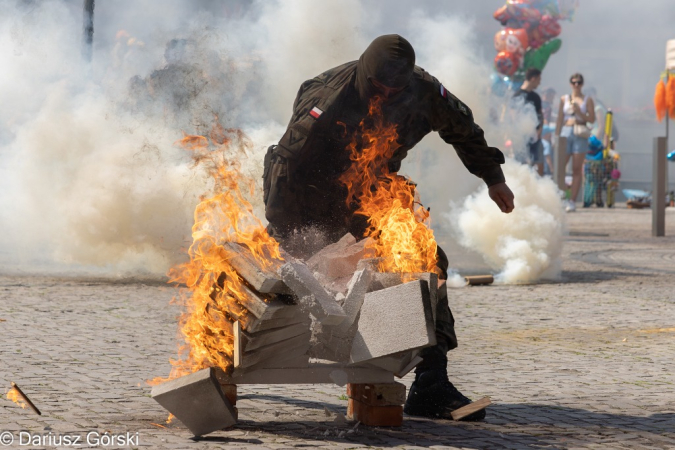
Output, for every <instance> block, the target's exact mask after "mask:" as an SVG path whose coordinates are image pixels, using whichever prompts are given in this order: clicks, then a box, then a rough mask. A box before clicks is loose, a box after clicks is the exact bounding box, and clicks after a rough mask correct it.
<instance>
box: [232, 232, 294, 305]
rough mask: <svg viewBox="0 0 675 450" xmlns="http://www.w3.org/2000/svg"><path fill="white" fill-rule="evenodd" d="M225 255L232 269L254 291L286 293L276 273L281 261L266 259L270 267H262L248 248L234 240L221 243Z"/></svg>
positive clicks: (286, 290) (284, 286)
mask: <svg viewBox="0 0 675 450" xmlns="http://www.w3.org/2000/svg"><path fill="white" fill-rule="evenodd" d="M223 248H224V249H225V257H226V258H227V260H228V262H229V263H230V264H231V265H232V267H233V268H234V270H236V271H237V273H238V274H239V275H240V276H241V277H242V278H243V279H244V280H246V282H247V283H248V284H250V285H251V287H253V289H255V290H256V291H258V292H260V293H263V294H268V293H271V294H286V293H288V289H287V288H286V285H284V283H283V281H282V280H281V279H280V278H279V276H278V275H277V271H278V270H279V268H280V267H281V264H283V261H277V260H273V259H271V258H270V259H268V260H267V261H268V262H269V263H270V264H271V266H270V267H263V266H262V265H261V264H260V263H259V262H258V261H257V260H256V259H255V258H254V257H253V254H251V252H250V250H249V249H248V248H247V247H246V246H244V245H240V244H237V243H235V242H226V243H225V244H223Z"/></svg>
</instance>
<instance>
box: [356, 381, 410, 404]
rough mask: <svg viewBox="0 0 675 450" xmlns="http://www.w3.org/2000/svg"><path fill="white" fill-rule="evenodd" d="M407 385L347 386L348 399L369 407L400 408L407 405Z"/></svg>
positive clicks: (395, 383) (396, 383)
mask: <svg viewBox="0 0 675 450" xmlns="http://www.w3.org/2000/svg"><path fill="white" fill-rule="evenodd" d="M405 389H406V388H405V384H402V383H398V382H394V383H377V384H372V383H371V384H356V383H349V384H348V385H347V397H349V398H353V399H354V400H358V401H359V402H361V403H364V404H366V405H368V406H400V405H402V404H403V403H405V393H406V390H405Z"/></svg>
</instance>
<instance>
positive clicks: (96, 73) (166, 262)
mask: <svg viewBox="0 0 675 450" xmlns="http://www.w3.org/2000/svg"><path fill="white" fill-rule="evenodd" d="M153 5H154V6H153ZM164 5H165V7H163V8H160V9H159V10H158V8H156V3H154V2H150V1H148V0H138V1H131V0H122V1H120V2H115V4H114V5H113V4H112V3H100V4H97V5H96V11H95V20H94V24H95V33H94V58H93V64H92V65H91V66H89V65H87V64H86V63H85V62H83V61H82V60H81V58H80V51H81V34H80V31H79V30H81V23H82V22H81V21H82V11H81V9H80V5H79V4H78V5H75V4H74V3H73V2H66V1H59V0H53V1H46V2H10V1H0V13H1V14H0V66H1V67H3V70H2V71H0V103H2V104H3V105H13V107H12V108H2V109H1V110H0V123H1V124H2V125H1V126H0V156H1V158H2V161H1V162H0V175H2V176H0V188H1V189H0V223H1V224H2V230H3V233H2V234H1V235H0V267H3V268H4V269H7V268H10V267H12V266H14V265H16V263H17V262H19V263H24V265H25V270H34V269H35V262H36V261H41V262H44V263H50V264H51V265H52V266H51V268H52V269H54V268H56V269H64V268H72V264H77V265H78V267H79V268H80V269H82V268H83V267H102V269H101V270H103V271H104V272H108V273H130V272H131V273H138V272H139V271H142V272H145V273H151V274H159V275H161V274H163V273H165V272H166V270H167V269H168V268H169V267H170V266H171V265H172V264H175V263H176V262H177V261H181V260H182V258H184V257H185V253H184V248H185V247H186V246H187V245H188V244H189V242H190V227H191V225H192V213H193V211H194V207H195V205H196V203H197V201H198V198H199V195H201V194H203V193H205V192H208V189H209V187H210V182H209V181H208V180H207V179H206V178H205V177H204V174H203V173H202V172H201V171H200V170H199V169H194V168H193V167H192V163H191V160H190V157H189V155H188V154H187V153H186V152H185V151H184V150H181V149H179V148H177V147H176V146H175V145H174V142H175V141H176V140H177V139H180V138H181V137H182V132H186V133H205V132H207V131H208V127H209V126H210V124H211V123H212V121H213V118H214V116H216V115H217V116H218V117H219V120H220V121H221V123H223V125H225V126H226V127H237V128H242V129H243V130H244V131H245V132H246V133H247V134H248V135H249V136H250V137H251V139H252V141H253V144H254V145H253V152H252V155H251V157H250V158H249V159H248V160H246V161H243V162H242V170H243V171H244V172H246V173H247V174H250V175H251V176H252V177H254V178H255V179H256V180H258V181H260V177H261V175H262V159H263V155H264V152H265V150H266V148H267V146H268V145H270V144H273V143H275V142H277V141H278V139H279V137H280V136H281V134H282V133H283V130H284V127H285V124H286V123H287V121H288V119H289V117H290V114H291V107H292V102H293V99H294V98H295V95H296V92H297V89H298V87H299V86H300V84H301V83H302V81H304V80H305V79H308V78H311V77H313V76H315V75H316V74H318V73H321V72H322V71H324V70H326V69H328V68H331V67H334V66H336V65H339V64H341V63H343V62H346V61H350V60H355V59H357V58H358V57H359V56H360V54H361V53H362V51H363V50H364V49H365V47H366V46H367V44H368V43H369V42H370V41H371V40H372V39H373V38H374V37H376V36H378V35H380V34H384V33H400V34H402V35H403V36H405V37H407V38H408V39H409V40H410V41H411V43H412V44H413V46H414V47H415V49H416V51H417V55H418V58H417V61H418V64H419V65H421V66H422V67H424V68H426V69H427V70H429V71H430V72H431V73H432V74H433V75H435V76H436V77H438V78H439V79H440V80H441V81H442V82H443V83H444V84H445V85H446V86H447V87H448V89H449V90H450V91H452V92H453V93H455V94H456V95H457V96H458V97H459V98H461V99H462V100H464V101H465V102H466V103H467V104H468V105H469V106H470V107H471V108H472V110H473V112H474V115H475V117H476V120H477V121H478V122H479V123H480V124H481V125H482V126H483V128H484V129H485V130H486V135H487V137H488V142H490V144H491V145H494V146H498V147H499V146H502V145H503V142H504V141H505V140H506V139H511V140H513V142H514V148H521V147H524V142H525V140H526V138H527V137H526V136H527V130H531V129H532V128H533V126H532V124H531V123H529V122H528V120H529V119H524V120H523V119H522V117H513V118H512V117H511V116H508V115H507V116H506V120H505V121H503V122H502V123H501V125H496V122H495V120H494V118H495V115H496V116H500V115H502V114H503V112H504V111H506V109H504V107H503V105H502V104H500V103H499V101H495V99H493V98H492V97H491V96H490V94H489V74H490V72H491V68H490V63H489V59H485V58H483V56H482V55H480V54H478V53H476V51H475V48H476V44H475V42H474V32H473V29H472V23H471V21H470V20H467V19H466V18H462V17H449V16H441V15H439V14H436V13H433V14H432V13H431V12H428V13H421V12H414V11H412V12H411V14H410V15H409V17H406V18H405V20H404V19H401V17H399V18H398V20H397V23H396V25H395V26H393V27H392V25H391V23H392V22H391V20H389V18H388V17H387V15H388V14H390V11H389V10H388V9H386V8H383V7H382V4H379V3H370V2H361V1H358V0H348V1H342V2H336V1H328V2H315V1H311V0H297V1H293V2H281V1H265V2H254V3H251V2H244V1H240V2H227V4H225V3H220V2H205V1H201V2H188V1H182V0H171V1H167V2H166V3H164ZM172 40H176V41H175V42H174V43H173V44H171V41H172ZM172 45H173V46H172ZM181 48H182V49H183V50H182V51H181V50H180V49H181ZM172 49H173V50H172ZM176 49H178V50H176ZM172 64H173V65H172ZM403 170H404V171H405V172H407V173H408V174H410V175H412V177H413V179H415V180H417V181H419V182H420V192H421V195H422V199H423V201H424V202H425V203H427V204H429V205H430V206H432V214H433V215H435V219H434V222H433V223H435V225H436V226H439V227H440V228H448V227H449V225H448V222H446V221H445V220H443V219H442V218H441V216H440V213H441V212H442V211H445V210H447V203H448V200H449V199H454V200H458V199H460V198H462V197H464V196H465V195H467V194H469V193H470V192H473V191H474V190H475V189H476V187H478V186H480V183H481V181H480V180H478V179H477V178H475V177H473V176H471V175H470V174H468V172H467V171H466V170H465V169H464V168H463V167H462V165H461V163H460V162H459V160H458V158H457V157H456V155H454V152H453V151H452V150H451V148H450V147H449V146H448V145H447V144H445V143H443V142H442V141H441V140H440V139H439V138H438V137H437V136H430V137H428V138H427V139H425V140H424V141H423V142H422V143H421V144H420V146H419V148H417V149H415V150H414V151H413V152H411V157H410V158H409V161H406V163H405V165H404V169H403ZM254 208H255V211H256V213H257V214H258V216H259V217H261V218H262V217H264V213H263V205H262V202H261V199H260V198H256V199H254ZM63 263H66V264H65V265H64V264H63ZM54 264H56V265H55V266H54Z"/></svg>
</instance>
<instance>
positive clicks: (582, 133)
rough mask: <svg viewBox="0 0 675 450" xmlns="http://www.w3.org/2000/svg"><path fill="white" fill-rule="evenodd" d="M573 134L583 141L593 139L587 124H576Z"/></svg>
mask: <svg viewBox="0 0 675 450" xmlns="http://www.w3.org/2000/svg"><path fill="white" fill-rule="evenodd" d="M572 133H573V134H574V135H575V136H576V137H580V138H582V139H588V138H589V137H591V129H590V128H588V125H586V124H585V123H575V124H574V128H573V129H572Z"/></svg>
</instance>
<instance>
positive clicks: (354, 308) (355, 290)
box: [310, 269, 371, 362]
mask: <svg viewBox="0 0 675 450" xmlns="http://www.w3.org/2000/svg"><path fill="white" fill-rule="evenodd" d="M370 274H371V272H370V270H369V269H362V270H359V271H357V272H356V273H355V274H354V276H353V277H352V280H351V282H350V284H349V289H348V291H347V297H346V298H345V300H344V304H343V310H344V312H345V314H346V317H345V319H344V320H343V321H342V322H341V323H340V324H339V325H336V326H327V325H323V324H316V325H315V326H314V328H313V335H312V340H313V342H315V345H314V346H313V347H312V349H311V350H310V355H311V356H313V357H315V358H320V359H327V360H330V361H336V362H349V353H350V349H351V346H352V339H353V338H354V335H356V328H357V327H356V321H357V318H358V316H359V311H360V310H361V305H362V304H363V300H364V298H365V295H366V291H367V289H368V286H369V284H370Z"/></svg>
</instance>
